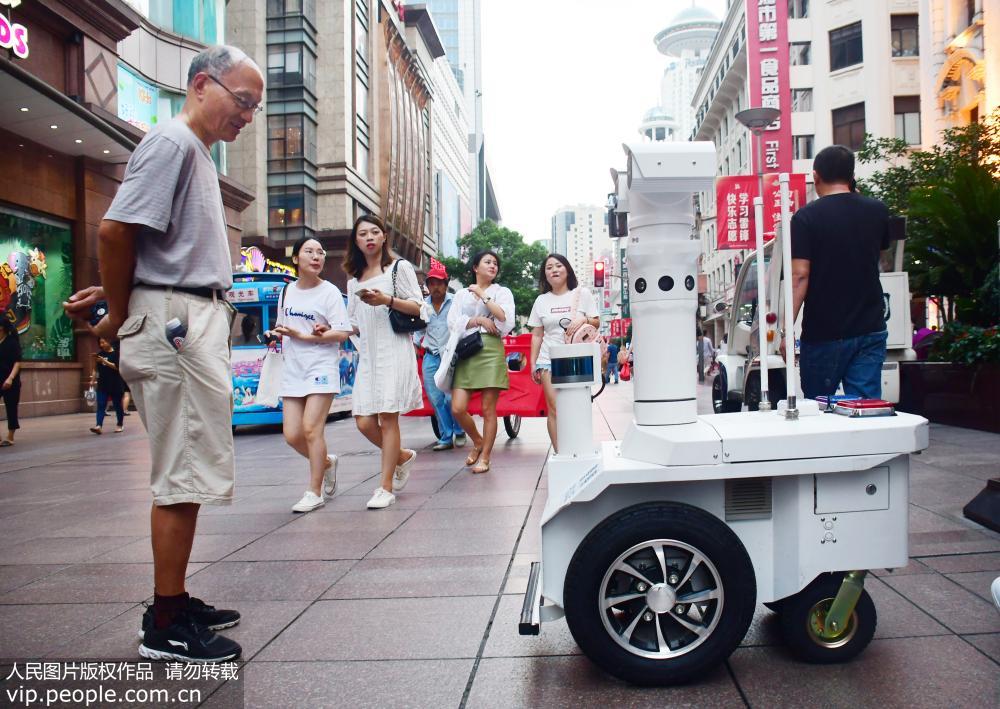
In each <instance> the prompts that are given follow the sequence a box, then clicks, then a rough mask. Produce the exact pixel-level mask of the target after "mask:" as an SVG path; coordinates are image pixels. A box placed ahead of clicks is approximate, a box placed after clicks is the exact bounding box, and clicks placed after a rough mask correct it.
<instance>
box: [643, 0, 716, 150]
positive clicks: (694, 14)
mask: <svg viewBox="0 0 1000 709" xmlns="http://www.w3.org/2000/svg"><path fill="white" fill-rule="evenodd" d="M721 25H722V23H721V22H720V21H719V18H718V17H716V16H715V14H714V13H712V12H711V11H710V10H706V9H704V8H701V7H696V6H695V5H693V4H692V6H691V7H688V8H685V9H683V10H681V11H680V12H679V13H678V14H677V15H676V16H675V17H674V18H673V19H672V20H671V21H670V23H669V24H668V25H667V27H666V28H665V29H663V30H661V31H660V32H658V33H657V34H656V36H655V37H654V38H653V41H654V42H655V43H656V48H657V50H659V52H660V54H663V55H666V56H667V57H668V61H667V66H666V68H665V69H664V70H663V78H662V79H661V80H660V105H659V106H657V107H654V108H652V109H650V111H649V112H647V113H646V115H645V116H644V117H643V123H642V125H641V126H640V128H639V132H640V133H642V134H643V136H645V137H646V138H647V139H649V140H690V138H691V133H692V131H693V130H694V109H692V107H691V96H693V95H694V92H695V88H696V87H697V86H698V80H699V78H700V77H701V71H702V68H703V67H704V66H705V61H706V60H707V58H708V53H709V50H710V49H711V47H712V42H713V41H714V40H715V36H716V34H718V32H719V27H720V26H721Z"/></svg>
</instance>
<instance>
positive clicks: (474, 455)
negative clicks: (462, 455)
mask: <svg viewBox="0 0 1000 709" xmlns="http://www.w3.org/2000/svg"><path fill="white" fill-rule="evenodd" d="M482 454H483V449H482V447H479V448H475V447H474V448H473V449H472V452H471V453H469V457H468V458H466V459H465V464H466V465H475V464H476V461H478V460H479V456H481V455H482Z"/></svg>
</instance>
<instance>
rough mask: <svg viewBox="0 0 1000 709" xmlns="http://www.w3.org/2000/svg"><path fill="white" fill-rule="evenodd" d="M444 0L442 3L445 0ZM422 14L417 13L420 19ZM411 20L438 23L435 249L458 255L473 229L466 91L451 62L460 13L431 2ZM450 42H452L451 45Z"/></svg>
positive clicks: (412, 10)
mask: <svg viewBox="0 0 1000 709" xmlns="http://www.w3.org/2000/svg"><path fill="white" fill-rule="evenodd" d="M442 4H444V3H442ZM418 18H419V19H418ZM406 22H407V24H408V25H410V24H411V23H412V24H418V23H420V22H432V23H433V25H434V27H435V28H437V35H438V37H440V40H441V45H442V49H443V51H444V56H442V57H438V58H436V59H435V60H434V61H433V63H432V64H431V66H430V67H428V74H429V76H430V83H431V87H432V89H433V92H434V104H433V107H432V111H433V112H432V117H431V118H432V121H433V124H434V131H433V141H432V142H431V152H432V162H433V174H434V185H433V200H434V225H433V230H434V235H435V242H436V245H437V251H438V252H439V253H441V254H444V255H445V256H455V257H457V256H458V240H459V239H460V238H461V237H462V236H463V235H465V234H467V233H469V231H471V230H472V226H473V224H472V215H473V212H472V205H471V188H472V179H471V170H470V168H471V163H470V157H469V149H468V135H469V119H468V113H467V111H466V102H465V94H464V93H463V92H462V89H461V87H460V86H459V83H458V78H457V77H458V76H460V74H459V73H456V70H455V66H454V65H452V64H451V62H450V59H449V57H450V54H451V53H454V54H455V55H456V56H457V54H458V47H457V41H458V39H457V37H458V33H457V30H455V29H453V28H454V27H457V13H456V15H455V17H451V16H450V15H449V14H447V13H445V14H444V16H443V18H441V19H439V17H438V16H437V15H435V14H433V12H430V7H429V6H428V8H426V9H424V8H422V7H420V6H410V7H407V8H406ZM448 42H451V43H452V45H453V46H451V47H450V48H449V45H448V44H447V43H448Z"/></svg>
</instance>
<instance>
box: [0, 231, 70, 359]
mask: <svg viewBox="0 0 1000 709" xmlns="http://www.w3.org/2000/svg"><path fill="white" fill-rule="evenodd" d="M72 264H73V245H72V237H71V235H70V230H69V226H68V225H64V224H61V223H58V222H53V221H50V220H47V219H44V218H41V217H39V218H33V217H32V218H29V217H28V216H27V215H21V214H19V213H18V214H14V213H11V212H8V211H0V317H5V318H7V319H8V320H10V321H11V322H12V323H14V326H15V327H16V328H17V334H18V335H19V336H20V340H21V349H22V351H23V352H24V358H25V359H36V360H38V359H40V360H54V359H59V360H71V359H73V357H74V352H73V327H72V324H71V323H70V321H69V319H68V318H67V317H66V315H65V313H64V312H63V309H62V303H63V301H64V300H66V299H67V298H68V297H69V296H70V294H71V293H72V292H73V290H72V287H73V270H72Z"/></svg>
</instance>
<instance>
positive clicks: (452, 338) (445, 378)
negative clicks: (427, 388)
mask: <svg viewBox="0 0 1000 709" xmlns="http://www.w3.org/2000/svg"><path fill="white" fill-rule="evenodd" d="M460 339H462V334H461V333H459V332H453V333H451V334H450V335H448V344H446V345H445V346H444V350H442V351H441V364H440V365H439V366H438V370H437V371H436V372H435V373H434V385H435V386H436V387H437V388H438V389H440V390H441V391H451V380H452V379H453V378H454V376H455V348H456V347H458V341H459V340H460Z"/></svg>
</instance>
